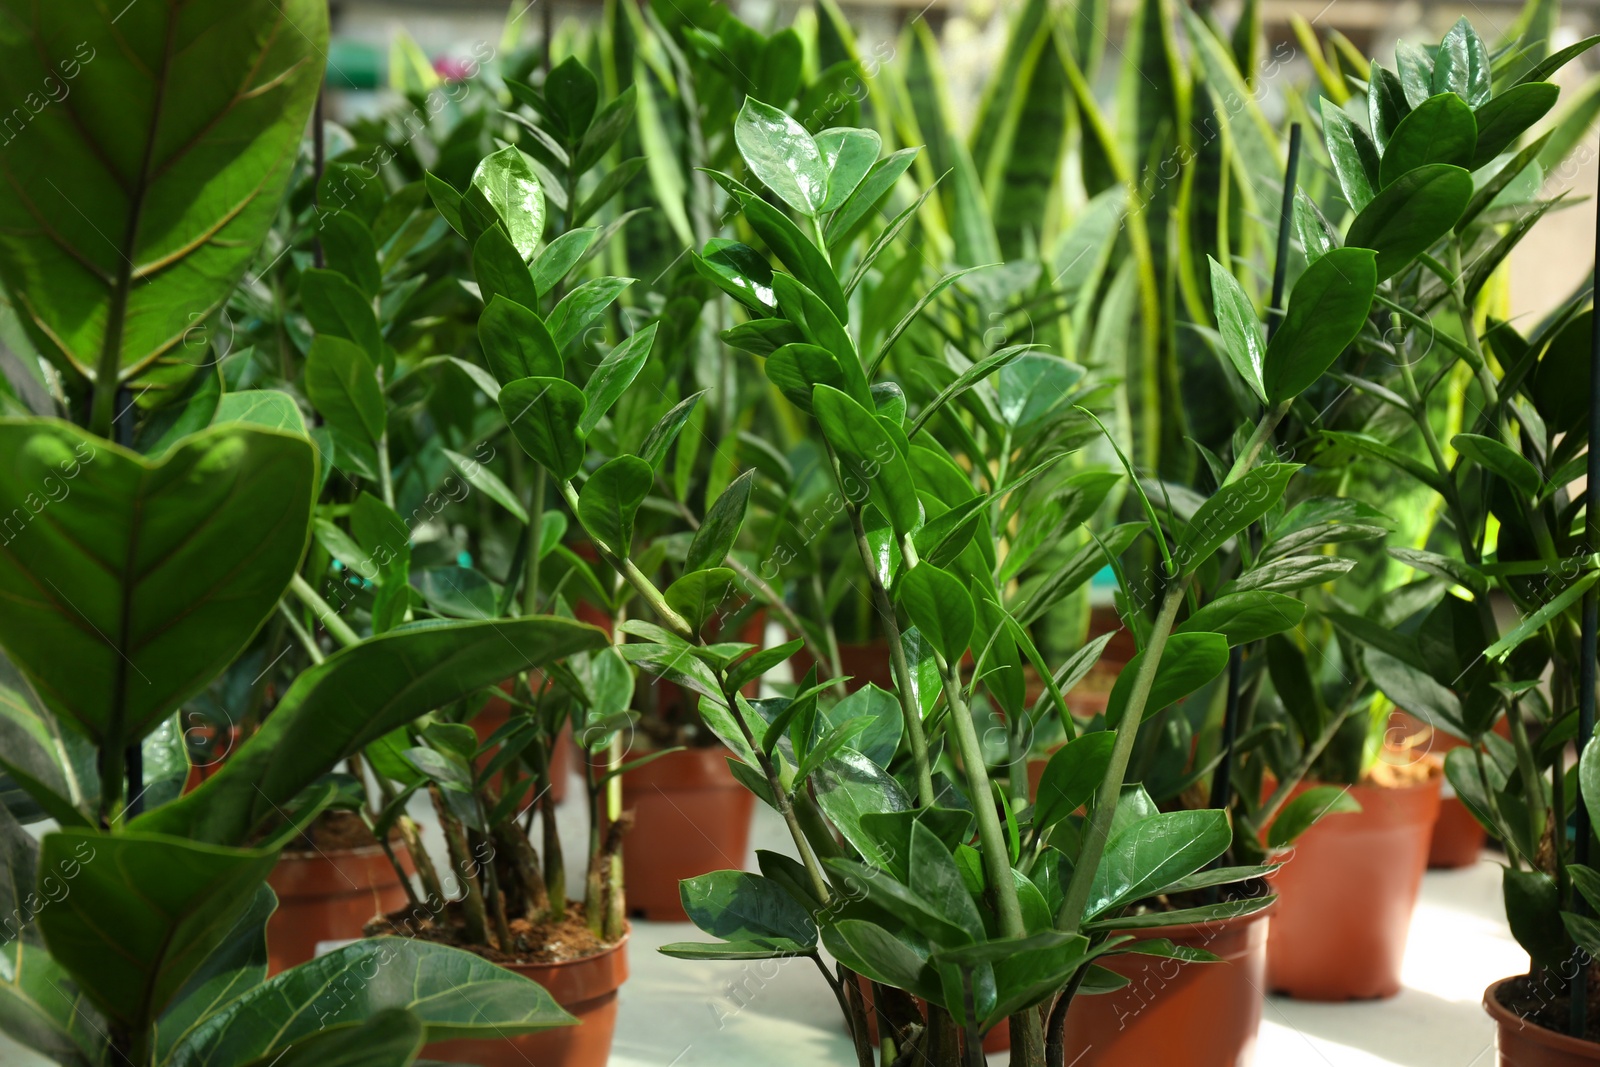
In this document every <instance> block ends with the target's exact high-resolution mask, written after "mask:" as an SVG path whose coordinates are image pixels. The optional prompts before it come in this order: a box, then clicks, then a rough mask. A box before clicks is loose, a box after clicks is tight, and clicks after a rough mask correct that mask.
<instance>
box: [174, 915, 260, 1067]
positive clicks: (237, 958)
mask: <svg viewBox="0 0 1600 1067" xmlns="http://www.w3.org/2000/svg"><path fill="white" fill-rule="evenodd" d="M277 910H278V897H277V894H275V893H273V891H272V889H271V887H270V886H268V885H266V883H262V884H261V885H260V886H258V887H257V888H256V895H255V899H254V900H253V901H252V902H251V904H250V907H249V908H248V909H246V910H245V912H244V914H242V915H240V916H239V919H238V921H237V922H235V923H234V925H233V929H231V930H229V931H228V933H227V935H226V937H224V939H223V942H222V945H221V947H219V948H218V949H216V950H215V951H214V952H212V953H211V955H210V956H208V957H206V961H205V964H204V965H203V966H202V967H201V968H200V969H199V970H198V971H197V972H195V974H194V976H193V977H192V978H190V979H189V984H188V985H186V986H185V987H184V988H183V989H181V990H179V992H178V996H177V998H176V1000H175V1001H174V1002H173V1005H172V1007H170V1008H168V1009H167V1010H166V1012H165V1013H163V1014H162V1016H161V1017H160V1018H159V1019H157V1020H156V1062H157V1063H160V1062H162V1061H163V1060H165V1059H166V1058H167V1055H168V1053H170V1052H171V1051H172V1049H174V1048H176V1047H177V1046H178V1045H180V1044H182V1043H183V1042H184V1041H187V1040H188V1038H189V1035H190V1034H191V1033H192V1032H193V1031H194V1030H195V1028H196V1027H198V1026H200V1024H201V1023H203V1022H205V1020H206V1018H207V1017H208V1016H210V1015H212V1014H213V1013H215V1012H216V1011H218V1010H219V1009H220V1008H221V1007H222V1006H223V1005H224V1004H226V1003H228V1002H229V1001H230V1000H232V999H233V998H234V997H238V996H242V995H243V994H245V993H247V992H249V991H250V990H252V989H254V988H255V987H256V986H258V985H260V984H261V983H262V982H264V981H266V980H267V921H268V920H269V919H271V918H272V913H273V912H274V911H277Z"/></svg>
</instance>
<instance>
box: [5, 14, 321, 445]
mask: <svg viewBox="0 0 1600 1067" xmlns="http://www.w3.org/2000/svg"><path fill="white" fill-rule="evenodd" d="M113 15H114V16H115V17H112V16H113ZM3 18H4V21H5V24H6V29H5V32H4V34H3V35H0V40H3V41H4V44H3V46H0V85H3V86H4V89H5V93H4V95H5V98H6V99H9V100H12V101H17V102H21V101H24V100H27V99H31V100H33V101H35V102H40V101H41V100H42V97H41V95H40V94H41V93H43V92H46V91H48V89H49V86H51V85H62V86H63V88H64V89H70V91H71V94H72V95H71V101H72V102H71V104H70V105H69V104H66V103H64V102H63V103H59V104H51V105H50V106H45V104H44V103H39V106H38V107H36V108H35V107H31V106H30V112H31V113H29V114H28V124H27V130H26V133H27V136H21V135H20V131H19V134H18V135H17V136H12V137H9V138H8V139H7V141H6V144H5V146H4V147H0V170H3V171H4V178H5V186H6V195H5V196H3V197H0V279H3V280H4V282H5V286H6V288H7V290H9V292H10V293H11V294H12V296H13V299H14V301H15V302H16V304H17V310H18V311H19V312H20V313H21V318H22V321H23V323H24V324H25V325H26V326H27V328H28V332H29V334H30V335H31V336H32V338H33V340H34V343H35V344H36V345H38V346H39V349H40V350H41V351H43V352H45V353H48V354H49V356H50V357H51V358H52V359H53V360H55V361H57V362H58V363H60V364H61V365H63V366H70V367H71V368H73V369H74V371H75V372H76V373H77V374H82V375H86V376H93V375H94V373H95V371H96V368H98V367H100V366H109V367H110V368H111V369H112V370H113V371H115V372H116V373H117V375H118V376H119V379H120V380H124V381H125V380H129V379H132V378H134V377H136V376H138V375H139V374H140V372H141V371H143V370H145V369H146V368H148V367H149V366H150V365H151V364H152V363H153V362H154V361H155V360H156V359H158V358H159V357H161V356H163V355H166V354H169V353H172V352H173V351H174V350H176V349H178V347H179V346H180V345H182V344H183V343H184V341H185V339H186V338H189V337H190V331H191V330H192V329H193V328H194V326H195V325H196V323H198V322H200V321H202V320H204V319H205V318H206V317H207V316H209V315H210V314H211V313H212V312H214V311H215V310H216V309H217V308H219V307H220V306H221V305H222V302H223V300H224V299H225V298H226V297H227V295H228V293H229V291H230V290H232V288H233V286H234V283H235V282H237V281H238V279H239V277H240V275H241V274H243V273H244V270H245V267H246V266H247V265H248V264H249V262H250V260H251V259H252V257H254V255H255V251H256V247H257V246H258V245H259V244H260V243H261V240H262V238H263V237H264V236H265V235H266V232H267V229H268V227H270V226H271V225H272V222H273V220H274V219H275V218H276V215H277V211H278V204H279V200H280V199H281V197H282V195H283V190H284V186H285V184H286V183H287V181H288V178H289V168H290V166H291V165H292V164H293V163H294V160H295V156H296V153H297V151H298V149H299V146H300V138H301V135H302V133H303V131H304V129H305V125H306V118H307V116H308V115H309V113H310V110H311V103H312V101H313V100H314V99H315V97H316V94H317V89H318V87H319V86H320V85H321V83H322V66H323V57H324V55H325V53H326V51H327V42H328V9H327V5H326V4H324V3H322V2H321V0H240V2H228V0H204V2H198V3H188V4H175V3H165V2H164V3H155V4H145V3H140V4H134V5H132V6H131V7H128V8H127V9H126V10H118V11H115V12H113V11H103V12H96V13H95V14H94V16H93V17H89V16H88V15H86V13H85V12H84V10H83V9H81V8H78V7H75V6H73V5H70V4H47V5H40V6H37V7H35V6H31V5H17V4H12V5H8V6H7V8H6V12H5V14H4V16H3ZM69 67H70V68H71V69H72V70H73V71H74V72H75V76H74V75H66V80H65V81H63V80H62V75H64V74H65V71H66V69H68V68H69ZM62 99H63V101H64V100H65V99H66V98H65V97H64V96H63V98H62ZM110 395H111V393H110V391H109V390H107V391H106V396H107V397H108V398H109V397H110ZM111 414H112V407H111V403H110V400H109V399H108V400H107V401H106V402H105V404H104V410H103V411H97V412H96V415H97V420H96V421H97V426H98V427H99V428H101V429H109V416H110V415H111Z"/></svg>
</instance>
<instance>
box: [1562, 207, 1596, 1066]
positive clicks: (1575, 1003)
mask: <svg viewBox="0 0 1600 1067" xmlns="http://www.w3.org/2000/svg"><path fill="white" fill-rule="evenodd" d="M1594 243H1595V262H1596V263H1600V219H1596V221H1595V237H1594ZM1597 444H1600V316H1597V317H1595V320H1594V331H1593V333H1592V334H1591V335H1590V338H1589V484H1588V485H1587V486H1586V487H1585V488H1584V491H1583V498H1584V499H1583V507H1584V512H1583V514H1584V534H1583V538H1584V551H1585V552H1593V551H1595V546H1596V544H1597V543H1600V448H1597V447H1596V445H1597ZM1597 635H1600V597H1597V596H1596V594H1595V590H1594V587H1593V586H1590V587H1589V591H1588V592H1587V593H1584V594H1583V635H1582V642H1583V658H1582V659H1581V660H1579V662H1578V739H1577V743H1578V755H1580V756H1581V755H1583V750H1584V748H1585V747H1586V746H1587V745H1588V744H1589V739H1590V738H1592V737H1593V736H1594V689H1595V639H1596V636H1597ZM1555 773H1557V774H1559V773H1561V768H1560V767H1557V768H1556V771H1555ZM1574 807H1575V808H1576V810H1577V815H1578V819H1577V822H1578V825H1577V827H1576V831H1577V840H1576V841H1575V842H1574V844H1573V859H1574V860H1575V861H1576V862H1578V863H1581V864H1584V865H1586V866H1587V865H1588V863H1589V838H1590V837H1592V836H1593V834H1594V829H1593V827H1591V826H1590V825H1589V808H1588V805H1586V804H1584V803H1583V801H1582V799H1581V798H1580V799H1579V802H1578V803H1577V804H1575V805H1574ZM1574 895H1575V896H1576V897H1577V899H1576V900H1574V901H1573V910H1574V911H1576V912H1577V913H1578V914H1579V915H1587V914H1588V913H1589V907H1588V904H1587V902H1586V901H1585V900H1584V899H1583V895H1582V894H1581V893H1579V894H1574ZM1577 952H1578V962H1579V964H1580V966H1579V967H1577V968H1576V969H1575V970H1574V972H1573V975H1572V995H1571V1002H1570V1007H1571V1012H1572V1018H1571V1022H1572V1033H1573V1035H1574V1036H1576V1037H1579V1038H1581V1037H1583V1036H1584V1035H1585V1033H1586V1031H1587V1030H1588V1024H1589V1020H1588V1009H1589V967H1588V963H1589V960H1588V956H1587V953H1585V952H1584V951H1583V949H1581V948H1580V949H1578V950H1577Z"/></svg>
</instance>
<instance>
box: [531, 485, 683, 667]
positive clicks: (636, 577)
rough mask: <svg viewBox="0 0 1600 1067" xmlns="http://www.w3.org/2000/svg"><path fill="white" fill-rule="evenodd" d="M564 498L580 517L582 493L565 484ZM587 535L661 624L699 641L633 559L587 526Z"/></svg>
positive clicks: (562, 490) (580, 520)
mask: <svg viewBox="0 0 1600 1067" xmlns="http://www.w3.org/2000/svg"><path fill="white" fill-rule="evenodd" d="M561 498H562V499H563V500H565V501H566V502H567V506H568V507H569V508H571V509H572V514H573V516H574V517H576V516H577V515H578V491H577V490H576V489H574V488H573V486H572V482H570V481H563V482H562V483H561ZM578 521H579V523H582V521H583V520H582V519H579V520H578ZM584 532H585V533H587V534H588V535H589V539H590V540H591V541H593V542H594V547H595V549H596V550H597V551H599V553H600V554H601V555H602V556H604V557H605V559H606V562H607V563H609V564H611V565H612V566H613V567H615V568H616V569H617V571H618V573H620V574H621V575H622V577H623V578H624V579H626V580H627V582H628V584H629V585H631V586H632V587H633V589H634V592H636V593H638V594H639V595H640V596H641V597H643V598H644V600H645V603H647V604H649V605H650V610H651V611H654V612H655V613H656V615H657V616H659V617H660V619H661V621H662V622H663V623H665V624H666V626H667V629H669V630H671V631H672V632H673V633H675V634H677V635H678V636H679V637H681V638H683V639H684V640H685V641H689V642H694V641H696V640H698V638H699V635H698V634H696V633H695V630H694V627H693V626H690V625H689V620H688V619H685V618H684V617H683V616H682V615H679V614H678V613H677V612H676V611H674V610H673V609H672V606H671V605H670V604H668V603H667V598H666V597H664V596H663V595H662V594H661V590H659V589H657V588H656V587H655V583H654V582H652V581H651V580H650V578H649V577H648V576H647V575H646V574H645V573H644V572H643V571H641V570H640V569H639V568H638V567H637V566H635V565H634V562H633V560H631V559H629V558H628V557H627V556H626V555H623V554H621V553H619V552H617V551H616V550H615V549H613V548H612V547H611V546H610V545H608V544H605V543H604V542H602V541H600V540H599V539H598V538H596V537H595V536H594V531H593V530H590V529H588V527H584Z"/></svg>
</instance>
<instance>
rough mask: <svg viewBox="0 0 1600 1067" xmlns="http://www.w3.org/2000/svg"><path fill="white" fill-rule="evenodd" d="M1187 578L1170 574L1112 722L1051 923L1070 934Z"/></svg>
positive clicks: (1086, 892) (1103, 846)
mask: <svg viewBox="0 0 1600 1067" xmlns="http://www.w3.org/2000/svg"><path fill="white" fill-rule="evenodd" d="M1188 585H1189V582H1188V579H1187V578H1174V579H1172V582H1171V584H1170V585H1168V586H1167V591H1166V595H1165V596H1163V597H1162V600H1161V610H1160V611H1159V612H1158V613H1157V615H1156V621H1155V623H1154V624H1153V625H1152V626H1151V627H1150V640H1149V643H1147V644H1146V645H1145V648H1144V654H1143V656H1142V657H1141V658H1140V660H1139V671H1138V673H1137V674H1135V675H1134V678H1133V689H1132V691H1131V692H1130V693H1129V694H1128V706H1127V708H1126V710H1124V711H1123V713H1122V721H1121V722H1119V723H1118V724H1117V739H1116V741H1114V742H1113V743H1112V747H1111V763H1110V764H1109V765H1108V766H1107V767H1106V774H1105V777H1104V778H1103V779H1102V780H1101V783H1100V792H1099V797H1098V799H1097V800H1096V801H1095V805H1094V814H1093V815H1092V816H1091V817H1090V820H1089V827H1088V831H1087V832H1086V833H1085V834H1084V837H1083V846H1082V847H1081V848H1080V849H1079V850H1078V862H1077V864H1076V866H1074V867H1073V869H1072V879H1071V881H1070V882H1068V883H1067V889H1066V895H1065V897H1064V898H1063V899H1062V901H1061V909H1060V910H1059V911H1057V912H1056V927H1057V928H1058V929H1061V930H1065V931H1066V932H1067V933H1069V934H1075V933H1077V932H1078V929H1079V927H1080V926H1081V925H1082V923H1083V910H1084V908H1086V907H1087V906H1088V904H1089V888H1090V883H1091V882H1092V881H1093V880H1094V873H1095V870H1096V868H1098V867H1099V866H1100V858H1101V856H1103V855H1104V854H1105V850H1106V843H1107V842H1108V840H1109V839H1110V837H1111V822H1112V820H1113V819H1115V818H1116V815H1117V801H1118V800H1119V798H1120V797H1121V795H1122V781H1123V776H1124V774H1126V773H1127V770H1128V759H1129V757H1131V756H1132V755H1133V742H1134V738H1135V735H1136V734H1138V732H1139V722H1140V720H1141V719H1143V717H1144V706H1145V702H1146V701H1147V700H1149V699H1150V687H1151V685H1152V684H1153V683H1154V682H1155V678H1156V668H1157V667H1159V666H1160V665H1161V653H1162V651H1163V650H1164V649H1165V648H1166V645H1167V637H1168V635H1170V634H1171V633H1172V624H1173V623H1174V622H1175V621H1176V620H1177V617H1178V608H1179V607H1181V606H1182V604H1183V594H1184V590H1185V589H1186V588H1187V587H1188Z"/></svg>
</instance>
